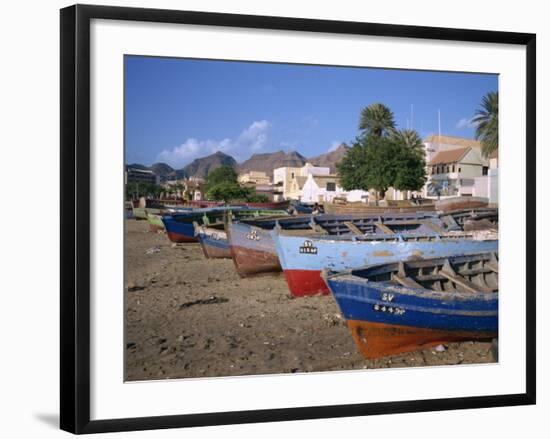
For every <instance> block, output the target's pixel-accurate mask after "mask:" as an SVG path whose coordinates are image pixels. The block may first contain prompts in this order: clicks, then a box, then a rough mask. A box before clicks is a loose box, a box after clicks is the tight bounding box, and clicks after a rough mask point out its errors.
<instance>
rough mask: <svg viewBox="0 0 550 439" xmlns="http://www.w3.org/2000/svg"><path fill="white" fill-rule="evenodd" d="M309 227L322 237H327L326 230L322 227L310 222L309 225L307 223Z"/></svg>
mask: <svg viewBox="0 0 550 439" xmlns="http://www.w3.org/2000/svg"><path fill="white" fill-rule="evenodd" d="M309 226H310V227H311V228H312V229H313V230H314V231H315V232H317V233H321V234H323V235H328V232H327V230H326V229H325V228H324V227H321V226H320V225H319V224H317V223H314V222H311V223H309Z"/></svg>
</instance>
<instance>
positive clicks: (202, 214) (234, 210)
mask: <svg viewBox="0 0 550 439" xmlns="http://www.w3.org/2000/svg"><path fill="white" fill-rule="evenodd" d="M274 213H275V214H277V215H280V216H288V213H287V212H286V211H278V210H271V209H248V208H243V207H235V206H230V207H215V208H211V209H194V210H192V211H190V212H185V213H177V214H172V215H163V216H162V222H163V224H164V227H165V229H166V234H167V236H168V238H169V239H170V241H172V242H178V243H182V242H198V238H197V236H195V227H194V225H193V223H194V222H196V223H197V224H199V225H210V224H214V223H220V222H224V221H226V220H227V219H228V218H231V219H233V220H240V219H245V218H257V217H262V216H271V215H273V214H274Z"/></svg>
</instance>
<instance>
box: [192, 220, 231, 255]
mask: <svg viewBox="0 0 550 439" xmlns="http://www.w3.org/2000/svg"><path fill="white" fill-rule="evenodd" d="M194 226H195V235H196V236H197V238H198V240H199V242H200V244H201V248H202V252H203V253H204V256H205V257H207V258H209V259H220V258H223V259H225V258H227V259H231V249H230V247H229V241H228V240H227V233H226V231H225V230H224V227H223V226H224V225H223V223H218V224H213V225H211V226H205V225H202V226H201V225H199V224H197V223H195V224H194Z"/></svg>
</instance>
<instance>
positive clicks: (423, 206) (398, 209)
mask: <svg viewBox="0 0 550 439" xmlns="http://www.w3.org/2000/svg"><path fill="white" fill-rule="evenodd" d="M392 204H393V205H392ZM323 208H324V210H325V213H330V214H334V215H344V214H348V215H349V214H361V215H379V214H384V213H410V212H434V211H435V210H436V207H435V204H433V203H420V204H415V203H414V202H412V201H404V202H401V203H389V204H386V205H380V206H374V205H371V204H366V203H362V202H354V203H325V204H323Z"/></svg>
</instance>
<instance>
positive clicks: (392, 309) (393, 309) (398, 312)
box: [373, 303, 405, 316]
mask: <svg viewBox="0 0 550 439" xmlns="http://www.w3.org/2000/svg"><path fill="white" fill-rule="evenodd" d="M373 309H374V310H375V311H378V312H389V313H390V314H394V315H396V316H400V315H403V314H405V310H404V309H403V308H398V307H394V306H386V305H380V304H378V303H376V304H374V306H373Z"/></svg>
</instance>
